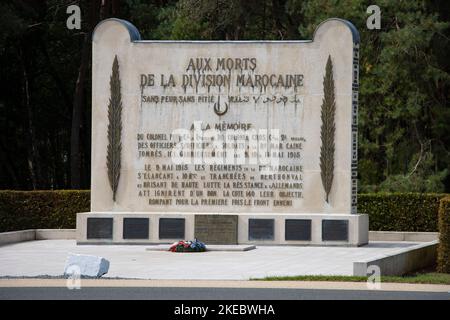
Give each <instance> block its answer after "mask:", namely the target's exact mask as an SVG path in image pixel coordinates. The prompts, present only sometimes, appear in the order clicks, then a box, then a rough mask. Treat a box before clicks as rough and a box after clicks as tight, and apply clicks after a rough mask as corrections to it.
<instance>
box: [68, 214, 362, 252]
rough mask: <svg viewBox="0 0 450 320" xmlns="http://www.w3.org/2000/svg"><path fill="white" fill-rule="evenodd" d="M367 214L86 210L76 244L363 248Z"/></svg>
mask: <svg viewBox="0 0 450 320" xmlns="http://www.w3.org/2000/svg"><path fill="white" fill-rule="evenodd" d="M368 234H369V218H368V215H366V214H293V213H291V214H267V213H260V214H258V213H247V214H244V213H240V214H239V215H237V214H234V213H229V214H226V213H220V214H214V213H211V214H206V213H201V214H195V213H181V212H173V213H168V212H164V213H162V212H161V213H156V212H152V213H149V212H133V213H131V212H130V213H127V212H86V213H78V214H77V243H78V244H159V243H173V242H175V241H178V240H183V239H194V238H197V239H199V240H201V241H203V242H205V243H206V244H210V245H211V244H255V245H316V246H361V245H365V244H367V243H368Z"/></svg>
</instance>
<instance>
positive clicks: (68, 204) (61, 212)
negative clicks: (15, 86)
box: [0, 190, 445, 232]
mask: <svg viewBox="0 0 450 320" xmlns="http://www.w3.org/2000/svg"><path fill="white" fill-rule="evenodd" d="M444 196H445V194H430V193H427V194H420V193H373V194H360V195H358V212H360V213H367V214H369V221H370V226H369V229H370V230H374V231H380V230H381V231H434V232H436V231H437V230H438V223H437V222H438V210H439V201H440V200H441V199H442V198H443V197H444ZM87 211H90V191H89V190H82V191H79V190H62V191H0V232H4V231H12V230H24V229H37V228H44V229H46V228H49V229H52V228H69V229H71V228H75V225H76V213H77V212H87Z"/></svg>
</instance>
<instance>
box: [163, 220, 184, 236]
mask: <svg viewBox="0 0 450 320" xmlns="http://www.w3.org/2000/svg"><path fill="white" fill-rule="evenodd" d="M184 224H185V220H184V218H160V219H159V238H160V239H180V240H183V239H184Z"/></svg>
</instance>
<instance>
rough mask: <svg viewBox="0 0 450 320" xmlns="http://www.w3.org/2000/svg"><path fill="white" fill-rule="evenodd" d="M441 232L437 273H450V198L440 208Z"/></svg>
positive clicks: (444, 200)
mask: <svg viewBox="0 0 450 320" xmlns="http://www.w3.org/2000/svg"><path fill="white" fill-rule="evenodd" d="M439 232H440V235H439V247H438V258H437V271H438V272H444V273H450V197H446V198H444V199H442V200H441V205H440V206H439Z"/></svg>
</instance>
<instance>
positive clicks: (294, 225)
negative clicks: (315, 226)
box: [284, 219, 311, 241]
mask: <svg viewBox="0 0 450 320" xmlns="http://www.w3.org/2000/svg"><path fill="white" fill-rule="evenodd" d="M284 226H285V229H284V239H285V240H303V241H310V240H311V220H309V219H286V221H285V224H284Z"/></svg>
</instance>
